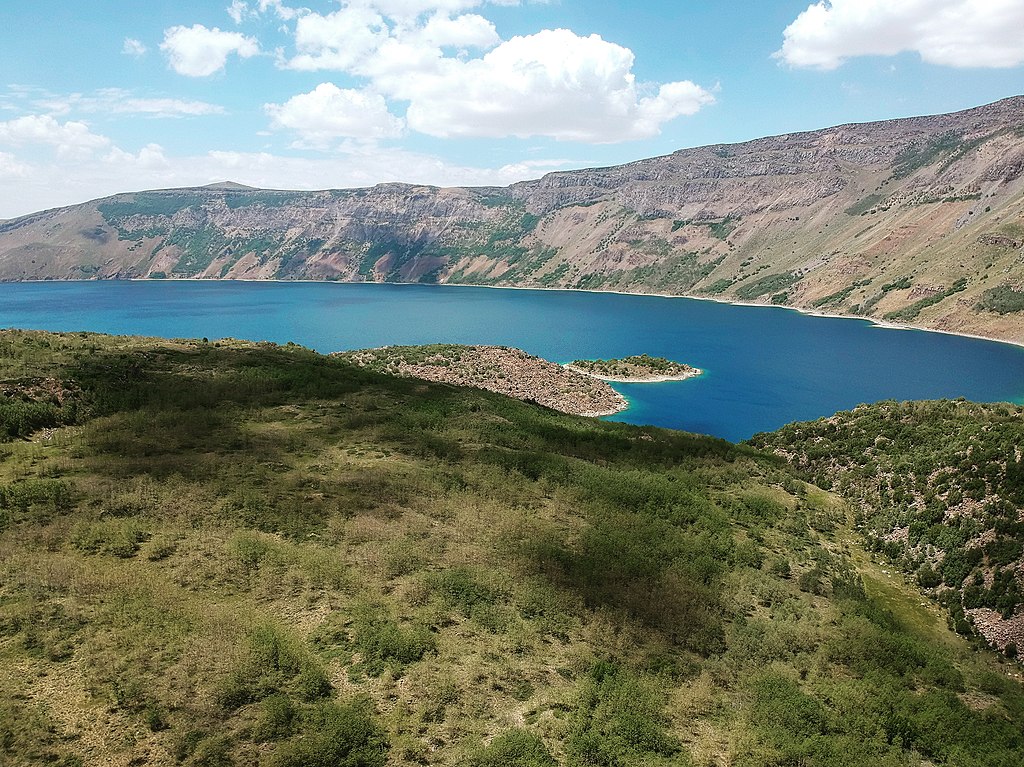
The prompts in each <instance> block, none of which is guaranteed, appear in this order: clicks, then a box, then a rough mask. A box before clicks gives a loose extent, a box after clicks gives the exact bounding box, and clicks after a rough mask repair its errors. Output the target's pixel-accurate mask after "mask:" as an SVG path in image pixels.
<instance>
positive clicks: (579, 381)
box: [332, 344, 629, 417]
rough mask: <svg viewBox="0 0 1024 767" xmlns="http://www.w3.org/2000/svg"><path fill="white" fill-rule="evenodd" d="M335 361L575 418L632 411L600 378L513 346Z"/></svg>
mask: <svg viewBox="0 0 1024 767" xmlns="http://www.w3.org/2000/svg"><path fill="white" fill-rule="evenodd" d="M332 356H334V357H335V358H338V359H341V360H344V361H345V362H348V363H351V364H354V365H359V366H360V367H364V368H368V369H370V370H375V371H377V372H379V373H387V374H389V375H397V376H401V377H409V378H423V379H426V380H428V381H436V382H439V383H447V384H452V385H455V386H473V387H476V388H478V389H486V390H487V391H492V392H496V393H497V394H504V395H505V396H506V397H513V398H515V399H520V400H524V401H527V402H535V403H537V404H539V405H544V406H545V407H549V408H551V409H553V410H559V411H561V412H563V413H571V414H573V415H584V416H592V417H598V416H605V415H613V414H615V413H618V412H620V411H622V410H625V409H626V408H627V407H629V403H628V402H627V400H626V398H625V397H623V396H622V395H621V394H619V393H618V392H617V391H615V390H614V389H613V388H612V387H611V386H610V385H609V384H607V383H606V382H604V381H599V380H595V376H592V375H590V374H589V373H584V372H582V371H579V370H572V369H570V368H567V367H566V366H564V365H559V364H557V363H554V362H549V361H547V360H545V359H541V358H540V357H535V356H533V355H532V354H527V353H526V352H524V351H523V350H521V349H513V348H511V347H507V346H462V345H457V344H429V345H426V346H384V347H381V348H379V349H360V350H357V351H350V352H337V353H335V354H334V355H332Z"/></svg>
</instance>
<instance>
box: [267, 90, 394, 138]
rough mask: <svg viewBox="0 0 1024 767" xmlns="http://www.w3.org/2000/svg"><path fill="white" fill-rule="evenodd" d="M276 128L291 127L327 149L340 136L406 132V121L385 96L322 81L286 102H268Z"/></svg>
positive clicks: (391, 136)
mask: <svg viewBox="0 0 1024 767" xmlns="http://www.w3.org/2000/svg"><path fill="white" fill-rule="evenodd" d="M264 109H265V110H266V112H267V114H269V115H270V116H271V118H273V124H274V127H277V128H284V129H287V130H291V131H293V132H295V133H296V134H298V135H299V136H300V137H301V138H302V139H303V140H304V142H305V143H306V144H308V145H310V146H314V147H321V148H325V147H327V146H330V144H331V142H332V141H334V140H335V139H339V138H355V139H363V140H376V139H385V138H396V137H398V136H400V135H401V134H402V121H401V120H400V119H399V118H397V117H395V116H394V115H392V114H391V113H390V112H389V111H388V105H387V102H386V101H385V100H384V97H383V96H381V95H379V94H376V93H369V92H367V91H357V90H349V89H342V88H339V87H338V86H336V85H335V84H334V83H321V84H320V85H318V86H317V87H316V88H315V89H314V90H312V91H310V92H309V93H302V94H299V95H298V96H293V97H292V98H290V99H288V101H286V102H285V103H284V104H266V105H265V106H264Z"/></svg>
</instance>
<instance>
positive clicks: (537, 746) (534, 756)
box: [469, 730, 558, 767]
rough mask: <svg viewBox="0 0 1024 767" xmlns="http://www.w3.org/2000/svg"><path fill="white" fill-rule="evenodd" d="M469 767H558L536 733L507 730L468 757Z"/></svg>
mask: <svg viewBox="0 0 1024 767" xmlns="http://www.w3.org/2000/svg"><path fill="white" fill-rule="evenodd" d="M469 767H558V762H556V761H555V759H554V757H552V756H551V752H550V751H548V749H547V746H545V745H544V741H543V740H541V739H540V738H539V737H538V736H537V735H535V734H533V733H532V732H528V731H526V730H509V731H508V732H506V733H503V734H501V735H499V736H498V737H496V738H495V739H494V740H492V741H491V742H490V744H489V745H488V746H487V747H486V748H484V749H482V750H481V751H480V752H479V753H478V754H475V755H474V756H472V757H470V759H469Z"/></svg>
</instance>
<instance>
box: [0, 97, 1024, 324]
mask: <svg viewBox="0 0 1024 767" xmlns="http://www.w3.org/2000/svg"><path fill="white" fill-rule="evenodd" d="M162 277H163V278H213V279H218V278H220V279H231V278H245V279H321V280H341V281H387V282H438V283H459V284H480V285H515V286H535V287H562V288H577V289H611V290H623V291H631V292H664V293H672V294H691V295H703V296H713V297H717V298H721V299H723V300H730V301H748V302H758V303H771V304H777V305H784V306H793V307H800V308H804V309H810V310H815V311H820V312H824V313H829V314H851V315H861V316H865V317H871V318H875V319H879V320H885V321H892V322H899V323H906V324H913V325H919V326H923V327H930V328H939V329H945V330H951V331H957V332H970V333H979V334H984V335H989V336H992V337H998V338H1003V339H1008V340H1016V341H1022V340H1024V97H1017V98H1012V99H1006V100H1004V101H1000V102H997V103H995V104H991V105H988V106H984V107H979V108H977V109H972V110H968V111H965V112H959V113H955V114H950V115H939V116H933V117H917V118H910V119H902V120H891V121H886V122H877V123H866V124H861V125H845V126H839V127H835V128H829V129H825V130H819V131H812V132H807V133H798V134H790V135H786V136H776V137H770V138H764V139H759V140H756V141H751V142H747V143H744V144H736V145H718V146H710V147H701V148H697V149H687V150H682V151H679V152H676V153H674V154H672V155H668V156H665V157H657V158H653V159H649V160H642V161H639V162H635V163H630V164H628V165H623V166H619V167H614V168H602V169H592V170H583V171H572V172H563V173H552V174H549V175H547V176H545V177H544V178H542V179H540V180H538V181H531V182H524V183H520V184H515V185H513V186H511V187H508V188H466V189H461V188H452V189H439V188H435V187H426V186H414V185H405V184H382V185H378V186H375V187H372V188H368V189H358V190H333V191H320V192H290V191H269V190H257V189H251V188H248V187H242V186H239V185H236V184H217V185H213V186H209V187H202V188H195V189H176V190H162V191H153V192H140V193H134V194H121V195H117V196H114V197H110V198H106V199H103V200H99V201H94V202H90V203H86V204H83V205H77V206H73V207H69V208H61V209H57V210H52V211H46V212H42V213H37V214H33V215H31V216H26V217H23V218H20V219H15V220H12V221H8V222H6V223H4V224H0V279H4V280H29V279H89V278H98V279H110V278H162Z"/></svg>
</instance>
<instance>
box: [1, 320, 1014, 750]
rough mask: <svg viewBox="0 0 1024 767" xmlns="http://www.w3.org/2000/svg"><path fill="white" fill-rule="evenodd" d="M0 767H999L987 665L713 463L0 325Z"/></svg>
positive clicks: (752, 485)
mask: <svg viewBox="0 0 1024 767" xmlns="http://www.w3.org/2000/svg"><path fill="white" fill-rule="evenodd" d="M0 381H3V384H2V393H0V427H2V428H0V434H2V435H3V438H4V440H5V441H4V442H3V443H2V444H0V454H2V456H3V460H2V462H0V761H2V762H3V763H4V764H5V765H34V764H40V763H49V764H55V765H65V767H70V766H71V765H92V764H110V765H128V764H142V763H145V764H151V765H173V764H184V765H195V766H199V765H205V766H213V765H217V766H221V765H232V764H235V765H267V766H268V767H270V766H272V767H290V766H292V765H295V766H296V767H297V766H298V765H314V766H315V765H353V766H356V765H358V766H371V765H385V764H388V765H419V764H427V765H432V764H436V765H456V764H458V765H470V766H475V767H492V766H496V765H503V766H505V765H512V766H518V767H538V766H544V767H551V766H552V765H564V766H565V767H591V766H593V767H597V766H598V765H601V766H610V765H616V766H618V765H621V766H623V767H627V766H628V767H633V766H635V767H641V765H642V766H643V767H648V766H652V765H653V766H657V765H669V764H671V765H687V764H693V765H702V766H703V765H712V764H719V765H720V764H732V765H769V764H770V765H784V764H804V765H844V766H845V765H872V767H874V766H876V765H893V766H895V765H918V764H922V763H928V764H935V765H1001V766H1005V767H1010V766H1011V765H1018V764H1020V763H1021V759H1022V756H1024V736H1022V733H1021V725H1022V723H1024V692H1022V690H1021V687H1020V685H1019V684H1018V683H1017V682H1016V681H1014V680H1012V679H1011V678H1010V677H1009V675H1008V673H1007V672H1008V670H1009V668H1010V667H1009V666H1008V665H1007V663H1008V662H1007V661H1005V660H1001V659H1000V658H999V657H998V656H994V655H986V654H984V653H982V654H978V653H975V652H972V651H970V650H969V648H968V647H967V645H966V644H965V643H963V642H962V641H961V640H959V639H957V638H956V637H955V636H954V635H952V634H951V633H949V632H947V631H946V629H945V627H944V626H942V625H941V624H936V623H935V621H934V616H933V613H932V612H930V611H929V610H928V609H927V608H925V607H921V606H920V605H919V604H918V599H917V598H915V595H914V593H913V591H910V590H907V589H906V587H905V586H904V584H902V583H901V582H898V581H895V580H891V579H886V577H885V575H884V574H883V573H881V572H880V571H878V570H876V569H875V568H874V567H873V566H872V565H871V564H870V562H868V561H867V560H866V558H864V557H863V556H861V555H860V554H859V553H858V550H857V547H856V544H855V543H854V541H855V540H856V539H855V538H854V537H853V536H852V534H851V533H850V531H849V530H848V529H847V527H846V523H847V519H846V517H847V511H846V507H845V505H844V504H843V503H842V502H840V501H838V500H837V499H836V498H835V497H834V496H831V495H829V494H827V493H825V492H823V491H821V490H819V489H817V488H815V487H813V486H810V485H807V484H805V483H803V482H801V481H799V480H797V479H795V478H794V476H793V475H792V474H791V473H790V470H789V469H787V468H785V467H784V465H783V464H782V463H781V462H780V461H779V460H778V459H776V458H773V457H768V456H766V455H764V454H760V453H756V452H754V451H753V450H751V449H750V448H744V447H737V446H733V445H730V444H728V443H725V442H722V441H720V440H715V439H711V438H706V437H697V436H692V435H687V434H682V433H674V432H667V431H662V430H658V429H653V428H635V427H630V426H626V425H621V424H609V423H601V422H595V421H592V420H587V419H582V418H576V417H572V416H568V415H561V414H558V413H555V412H553V411H550V410H546V409H543V408H539V407H537V406H533V405H528V404H525V403H521V402H517V401H514V400H510V399H506V398H504V397H500V396H498V395H495V394H491V393H488V392H484V391H479V390H475V389H466V388H456V387H451V386H446V385H437V384H430V383H427V382H423V381H417V380H413V379H399V378H393V377H389V376H384V375H380V374H377V373H374V372H372V371H368V370H364V369H361V368H358V367H355V366H351V365H347V364H345V363H343V362H341V361H339V360H336V359H332V358H328V357H323V356H320V355H317V354H315V353H313V352H310V351H308V350H305V349H302V348H300V347H295V346H285V347H277V346H273V345H270V344H248V343H242V342H220V343H202V342H190V341H173V342H172V341H156V340H145V339H131V338H111V337H104V336H96V335H87V334H76V335H48V334H41V333H29V332H14V331H6V332H3V333H0Z"/></svg>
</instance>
